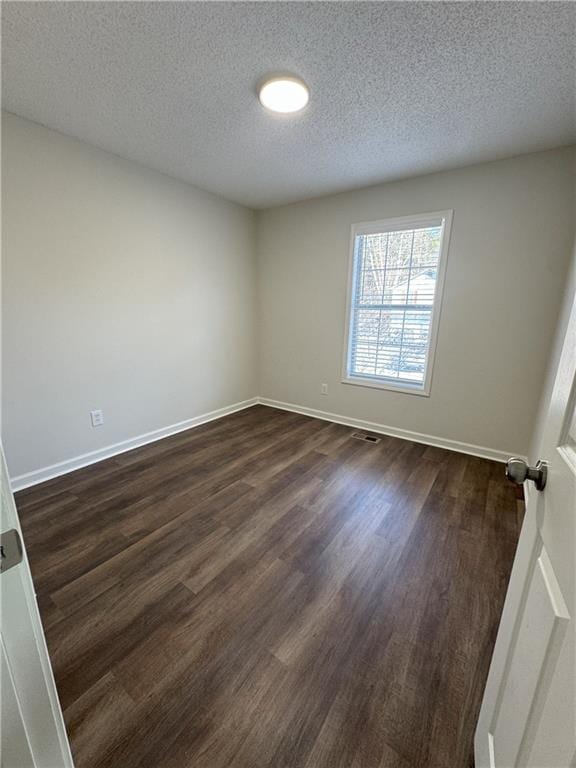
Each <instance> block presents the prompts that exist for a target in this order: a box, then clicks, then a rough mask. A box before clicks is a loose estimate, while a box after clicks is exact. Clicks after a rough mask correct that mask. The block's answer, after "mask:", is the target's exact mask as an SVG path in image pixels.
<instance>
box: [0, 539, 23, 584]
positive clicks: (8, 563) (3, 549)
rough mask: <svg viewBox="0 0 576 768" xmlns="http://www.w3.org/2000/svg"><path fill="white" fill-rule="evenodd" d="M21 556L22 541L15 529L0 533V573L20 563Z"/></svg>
mask: <svg viewBox="0 0 576 768" xmlns="http://www.w3.org/2000/svg"><path fill="white" fill-rule="evenodd" d="M22 556H23V550H22V541H21V539H20V534H19V533H18V531H17V530H16V528H11V529H10V530H9V531H4V533H0V573H4V571H9V570H10V568H13V567H14V566H15V565H18V563H21V562H22Z"/></svg>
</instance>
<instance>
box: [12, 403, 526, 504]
mask: <svg viewBox="0 0 576 768" xmlns="http://www.w3.org/2000/svg"><path fill="white" fill-rule="evenodd" d="M258 404H261V405H267V406H269V407H271V408H279V409H280V410H283V411H293V412H294V413H301V414H302V415H304V416H311V417H312V418H315V419H322V420H323V421H333V422H335V423H336V424H344V425H345V426H347V427H354V428H356V429H366V430H369V431H370V432H377V433H380V434H382V435H391V436H392V437H399V438H402V439H404V440H411V441H412V442H415V443H424V445H433V446H436V447H437V448H446V449H448V450H450V451H457V452H458V453H467V454H469V455H471V456H480V457H481V458H483V459H491V460H493V461H501V462H505V461H506V460H507V459H508V458H509V457H510V456H511V455H513V452H512V451H508V452H506V451H497V450H494V449H493V448H485V447H483V446H481V445H471V444H470V443H461V442H459V441H458V440H450V439H448V438H445V437H436V436H435V435H425V434H422V433H421V432H412V431H410V430H408V429H399V428H398V427H389V426H387V425H386V424H378V423H376V422H373V421H364V420H363V419H350V418H348V417H347V416H342V415H341V414H339V413H329V412H327V411H317V410H316V409H315V408H306V407H305V406H303V405H295V404H294V403H283V402H280V401H279V400H270V399H269V398H267V397H253V398H251V399H250V400H243V401H242V402H240V403H234V404H233V405H228V406H226V407H225V408H218V409H217V410H216V411H210V412H209V413H204V414H202V415H200V416H195V417H194V418H192V419H186V420H185V421H180V422H178V423H177V424H172V425H170V426H169V427H163V428H162V429H156V430H154V431H153V432H147V433H146V434H144V435H138V436H137V437H132V438H130V439H129V440H123V441H122V442H120V443H114V444H113V445H108V446H106V447H105V448H99V449H98V450H96V451H91V452H90V453H84V454H82V455H81V456H76V457H74V458H73V459H67V460H66V461H61V462H59V463H58V464H52V465H51V466H49V467H43V468H41V469H36V470H34V471H33V472H26V473H25V474H23V475H18V476H16V477H13V478H11V480H10V485H11V487H12V490H13V491H14V492H16V491H21V490H23V489H24V488H29V487H31V486H32V485H38V484H39V483H44V482H45V481H46V480H51V479H52V478H54V477H59V476H60V475H66V474H68V473H69V472H74V470H75V469H81V468H82V467H87V466H89V465H90V464H96V463H97V462H99V461H103V460H104V459H109V458H112V457H113V456H117V455H118V454H120V453H125V452H126V451H131V450H133V449H134V448H139V447H140V446H142V445H146V444H147V443H153V442H156V440H162V439H164V438H165V437H170V435H175V434H177V433H178V432H184V431H185V430H187V429H193V428H194V427H198V426H200V424H206V423H207V422H209V421H214V420H215V419H221V418H222V417H223V416H228V415H229V414H231V413H236V411H242V410H244V409H245V408H251V407H252V406H254V405H258ZM521 458H524V457H521Z"/></svg>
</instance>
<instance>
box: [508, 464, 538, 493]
mask: <svg viewBox="0 0 576 768" xmlns="http://www.w3.org/2000/svg"><path fill="white" fill-rule="evenodd" d="M506 477H507V478H508V480H511V481H512V482H513V483H517V484H518V485H522V483H523V482H524V481H525V480H532V482H533V483H534V485H535V486H536V490H537V491H543V490H544V488H545V487H546V480H547V479H548V462H546V461H542V460H539V461H537V462H536V466H535V467H531V466H529V465H528V463H527V462H525V461H524V459H518V458H515V457H514V458H511V459H508V461H507V462H506Z"/></svg>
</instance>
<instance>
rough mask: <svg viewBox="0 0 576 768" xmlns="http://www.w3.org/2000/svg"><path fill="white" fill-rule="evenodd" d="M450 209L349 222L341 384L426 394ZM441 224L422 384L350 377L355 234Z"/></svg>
mask: <svg viewBox="0 0 576 768" xmlns="http://www.w3.org/2000/svg"><path fill="white" fill-rule="evenodd" d="M452 214H453V211H452V210H447V211H435V212H433V213H422V214H416V215H414V216H400V217H397V218H393V219H382V220H381V221H367V222H361V223H359V224H353V225H352V227H351V233H350V256H349V262H348V286H347V291H346V327H345V333H344V355H343V364H342V379H341V381H342V383H343V384H353V385H356V386H360V387H372V388H374V389H387V390H392V391H394V392H403V393H406V394H410V395H422V396H424V397H429V396H430V389H431V386H432V372H433V369H434V358H435V356H436V344H437V341H438V326H439V324H440V312H441V309H442V299H443V294H444V280H445V277H446V264H447V261H448V246H449V243H450V232H451V229H452ZM439 225H440V226H442V235H441V239H440V254H439V260H438V275H437V278H436V291H435V294H434V304H433V305H432V318H431V327H430V342H429V345H428V355H427V358H426V370H425V374H424V381H423V383H422V384H419V383H416V384H410V383H409V382H407V381H402V380H400V381H398V383H395V380H394V379H392V378H390V379H387V378H385V377H380V376H374V377H369V376H351V375H350V374H349V370H350V353H351V344H350V341H351V331H352V321H353V316H352V303H353V296H354V295H355V292H356V249H355V244H356V237H357V236H358V235H373V234H379V233H381V232H398V231H401V230H403V229H417V228H422V227H432V226H439Z"/></svg>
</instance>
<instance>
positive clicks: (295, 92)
mask: <svg viewBox="0 0 576 768" xmlns="http://www.w3.org/2000/svg"><path fill="white" fill-rule="evenodd" d="M258 96H259V98H260V103H261V104H262V106H263V107H266V109H269V110H271V111H272V112H281V113H282V114H288V113H290V112H299V111H300V110H301V109H304V107H305V106H306V104H308V99H309V98H310V92H309V91H308V86H307V85H306V83H305V82H304V81H303V80H300V78H299V77H292V76H291V75H284V76H282V77H273V78H271V79H270V80H266V82H264V83H263V84H262V85H261V86H260V91H259V93H258Z"/></svg>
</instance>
